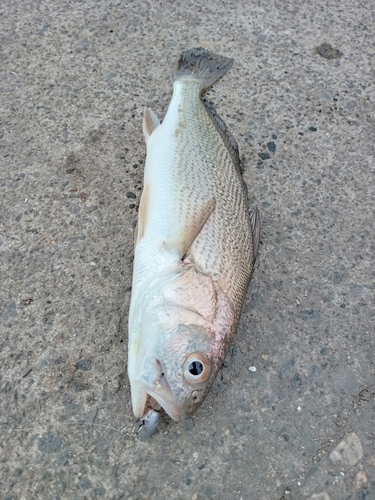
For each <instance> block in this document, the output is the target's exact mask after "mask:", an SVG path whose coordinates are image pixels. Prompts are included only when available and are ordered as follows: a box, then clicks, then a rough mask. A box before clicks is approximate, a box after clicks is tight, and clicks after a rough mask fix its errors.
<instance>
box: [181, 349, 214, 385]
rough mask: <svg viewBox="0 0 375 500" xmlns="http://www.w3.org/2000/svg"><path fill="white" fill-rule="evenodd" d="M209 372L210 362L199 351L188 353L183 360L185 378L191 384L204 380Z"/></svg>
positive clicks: (200, 382)
mask: <svg viewBox="0 0 375 500" xmlns="http://www.w3.org/2000/svg"><path fill="white" fill-rule="evenodd" d="M210 374H211V363H210V361H209V359H208V358H207V356H205V355H204V354H202V353H201V352H195V353H192V354H189V355H188V356H187V357H186V358H185V361H184V377H185V380H186V381H187V382H188V383H189V384H192V385H197V384H202V383H204V382H206V381H207V380H208V378H209V376H210Z"/></svg>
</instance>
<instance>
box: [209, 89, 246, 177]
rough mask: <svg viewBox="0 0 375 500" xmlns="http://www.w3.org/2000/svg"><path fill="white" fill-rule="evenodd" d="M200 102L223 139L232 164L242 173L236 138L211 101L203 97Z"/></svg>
mask: <svg viewBox="0 0 375 500" xmlns="http://www.w3.org/2000/svg"><path fill="white" fill-rule="evenodd" d="M202 102H203V104H204V107H205V108H206V111H207V113H208V115H209V117H210V118H211V120H212V122H213V124H214V125H215V127H216V130H217V131H218V132H219V134H220V137H221V138H222V139H223V141H224V144H225V146H226V148H227V149H228V151H229V153H230V155H231V157H232V161H233V163H234V166H235V167H236V169H237V171H238V173H239V174H240V175H242V170H241V160H240V153H239V150H238V144H237V141H236V139H235V138H234V137H233V135H232V134H231V132H230V131H229V130H228V128H227V126H226V125H225V123H224V120H222V119H221V118H220V116H219V115H218V114H217V112H216V109H215V108H214V106H213V104H212V102H209V101H207V100H206V99H203V101H202Z"/></svg>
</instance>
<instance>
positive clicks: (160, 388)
mask: <svg viewBox="0 0 375 500" xmlns="http://www.w3.org/2000/svg"><path fill="white" fill-rule="evenodd" d="M160 365H161V369H162V376H161V377H160V379H159V380H158V381H157V382H156V383H155V385H154V386H150V385H148V384H147V383H146V382H145V381H144V380H141V386H142V390H143V391H145V392H146V393H147V394H148V395H149V396H151V397H152V398H154V399H155V401H156V402H157V403H159V405H160V406H161V407H162V408H163V409H164V411H165V412H166V413H167V414H168V415H169V416H170V417H171V418H172V420H175V421H176V422H179V421H180V420H181V411H180V409H179V407H178V405H177V403H176V400H175V398H174V396H173V392H172V389H171V386H170V385H169V382H168V379H167V377H166V375H165V370H164V367H163V364H162V363H161V362H160ZM160 381H162V382H160ZM145 413H146V402H145V406H144V409H143V414H145Z"/></svg>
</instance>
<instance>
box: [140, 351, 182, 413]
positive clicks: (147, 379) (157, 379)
mask: <svg viewBox="0 0 375 500" xmlns="http://www.w3.org/2000/svg"><path fill="white" fill-rule="evenodd" d="M148 396H150V397H151V398H153V399H155V401H156V402H157V403H159V405H160V406H161V407H162V408H163V409H164V410H165V412H166V413H167V414H168V415H169V416H170V417H171V418H172V419H173V420H175V421H176V422H178V421H180V420H181V411H180V409H179V407H178V405H177V403H176V401H175V399H174V397H173V392H172V389H171V387H170V385H169V383H168V380H167V377H166V376H165V372H164V369H163V366H162V364H161V362H160V361H159V360H152V361H151V360H148V361H146V363H145V364H144V370H143V373H142V375H141V376H140V377H139V378H138V379H137V380H136V381H135V383H134V384H133V386H132V404H133V411H134V415H135V416H136V417H138V418H142V417H143V416H144V415H145V414H146V413H147V411H148V409H149V406H148V399H149V398H148Z"/></svg>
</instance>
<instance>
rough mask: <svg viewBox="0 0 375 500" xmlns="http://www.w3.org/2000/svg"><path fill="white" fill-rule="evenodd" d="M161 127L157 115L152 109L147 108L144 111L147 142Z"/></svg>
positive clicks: (144, 131) (144, 130)
mask: <svg viewBox="0 0 375 500" xmlns="http://www.w3.org/2000/svg"><path fill="white" fill-rule="evenodd" d="M159 125H160V120H159V118H158V117H157V116H156V114H155V113H154V112H153V111H152V110H151V109H150V108H145V109H144V111H143V135H144V136H145V139H146V141H147V139H148V138H149V137H150V135H151V134H152V132H153V131H154V130H155V129H156V127H158V126H159Z"/></svg>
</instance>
